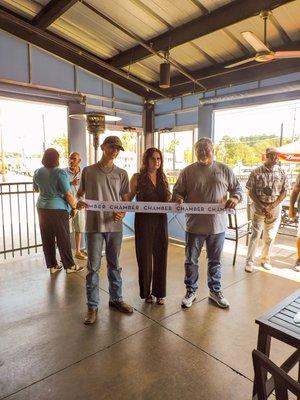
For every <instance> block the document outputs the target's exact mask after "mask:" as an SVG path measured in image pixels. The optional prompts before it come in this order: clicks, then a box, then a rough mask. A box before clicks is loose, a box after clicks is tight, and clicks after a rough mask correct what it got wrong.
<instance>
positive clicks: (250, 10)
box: [108, 0, 295, 68]
mask: <svg viewBox="0 0 300 400" xmlns="http://www.w3.org/2000/svg"><path fill="white" fill-rule="evenodd" d="M291 1H295V0H255V1H247V2H245V0H235V1H233V2H230V3H228V4H226V5H224V6H222V7H220V8H217V9H216V10H214V11H212V12H211V13H209V14H205V15H201V16H200V17H198V18H195V19H193V20H192V21H189V22H187V23H185V24H183V25H180V26H178V27H176V28H174V29H172V30H169V31H167V32H165V33H163V34H161V35H159V36H156V37H154V38H152V39H150V40H149V41H148V42H147V44H148V45H149V46H151V47H152V48H153V50H155V51H168V50H169V49H172V48H173V47H176V46H180V45H182V44H184V43H187V42H190V41H191V40H195V39H198V38H199V37H202V36H204V35H208V34H209V33H212V32H215V31H218V30H220V29H223V28H226V27H227V26H230V25H233V24H235V23H237V22H240V21H243V20H245V19H247V18H250V17H253V16H254V15H257V14H259V13H260V11H262V10H272V9H274V8H277V7H279V6H281V5H284V4H287V3H290V2H291ZM151 55H152V53H150V52H149V50H147V49H146V48H145V47H144V46H141V45H137V46H135V47H132V48H130V49H128V50H126V51H124V52H122V53H119V54H118V55H116V56H114V57H112V58H111V59H110V60H108V61H109V62H110V64H111V65H113V66H115V67H118V68H123V67H125V66H126V65H129V64H132V63H135V62H138V61H141V60H143V59H145V58H147V57H150V56H151Z"/></svg>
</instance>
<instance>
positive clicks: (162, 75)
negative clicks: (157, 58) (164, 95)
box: [159, 52, 171, 89]
mask: <svg viewBox="0 0 300 400" xmlns="http://www.w3.org/2000/svg"><path fill="white" fill-rule="evenodd" d="M170 85H171V65H170V63H169V52H166V53H165V61H164V62H163V63H162V64H160V67H159V87H160V88H162V89H168V88H169V87H170Z"/></svg>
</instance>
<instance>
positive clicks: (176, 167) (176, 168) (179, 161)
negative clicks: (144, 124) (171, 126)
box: [158, 129, 196, 188]
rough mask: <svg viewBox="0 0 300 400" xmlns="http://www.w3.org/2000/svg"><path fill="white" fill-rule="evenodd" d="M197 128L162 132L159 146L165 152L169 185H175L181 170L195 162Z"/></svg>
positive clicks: (165, 167)
mask: <svg viewBox="0 0 300 400" xmlns="http://www.w3.org/2000/svg"><path fill="white" fill-rule="evenodd" d="M195 137H196V129H193V130H188V131H181V132H176V131H172V132H160V133H159V136H158V142H159V148H160V150H161V152H162V153H163V158H164V171H165V173H166V176H167V179H168V182H169V185H170V186H171V188H172V187H173V186H174V184H175V182H176V180H177V178H178V176H179V173H180V171H181V170H182V169H183V168H184V167H186V166H187V165H189V164H191V163H192V162H194V150H193V146H194V143H195Z"/></svg>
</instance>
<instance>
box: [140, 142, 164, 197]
mask: <svg viewBox="0 0 300 400" xmlns="http://www.w3.org/2000/svg"><path fill="white" fill-rule="evenodd" d="M154 153H158V154H159V156H160V159H161V164H160V167H159V168H158V170H157V178H158V180H159V182H160V183H161V184H162V187H163V191H164V200H165V201H168V200H169V199H170V197H171V192H170V190H169V184H168V181H167V177H166V175H165V173H164V170H163V166H164V160H163V155H162V152H161V151H160V150H159V149H157V148H156V147H150V148H149V149H147V150H146V151H145V152H144V154H143V157H142V166H141V169H140V175H139V177H138V186H140V187H143V186H147V184H148V182H149V181H148V179H149V178H148V167H149V160H150V158H151V157H152V156H153V154H154Z"/></svg>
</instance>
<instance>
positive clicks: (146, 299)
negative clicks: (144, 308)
mask: <svg viewBox="0 0 300 400" xmlns="http://www.w3.org/2000/svg"><path fill="white" fill-rule="evenodd" d="M145 302H146V303H149V304H150V303H153V296H152V294H149V296H147V297H146V298H145Z"/></svg>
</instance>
